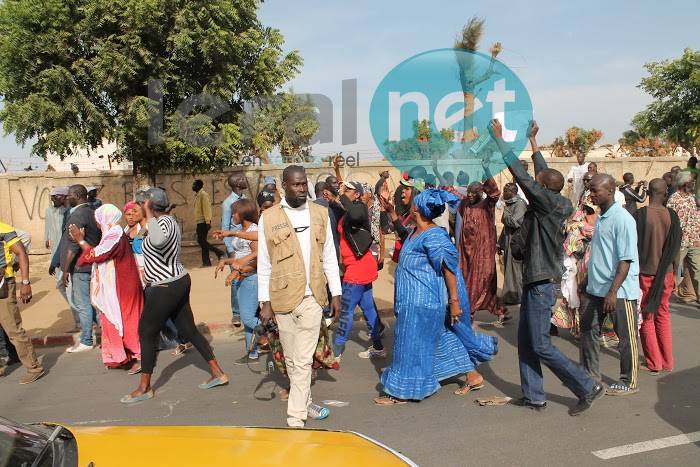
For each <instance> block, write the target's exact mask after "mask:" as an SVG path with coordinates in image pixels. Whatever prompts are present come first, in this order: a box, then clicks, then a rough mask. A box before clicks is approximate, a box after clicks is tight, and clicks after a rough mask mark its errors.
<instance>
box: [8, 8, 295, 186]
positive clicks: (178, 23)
mask: <svg viewBox="0 0 700 467" xmlns="http://www.w3.org/2000/svg"><path fill="white" fill-rule="evenodd" d="M258 4H259V1H257V0H235V1H232V0H44V1H42V2H37V1H35V0H5V1H4V2H3V3H2V4H1V5H0V95H2V98H3V100H4V104H5V106H4V108H3V109H2V111H0V122H2V124H3V125H4V128H5V132H6V133H14V135H15V138H16V140H17V142H18V143H21V144H24V143H26V142H27V141H29V140H30V139H33V138H36V140H37V142H36V143H35V144H34V145H33V147H32V153H33V154H35V155H38V156H41V157H44V158H45V157H46V155H47V154H48V153H55V154H58V155H60V156H61V157H70V156H71V155H72V154H74V153H75V152H76V151H77V150H78V149H82V148H87V149H95V148H97V147H98V146H99V145H100V144H101V143H102V142H103V141H112V142H116V143H117V151H116V152H115V154H113V155H112V157H113V158H115V159H127V160H130V161H132V162H133V164H134V171H135V173H139V172H141V173H144V174H147V175H148V176H149V177H150V178H151V179H154V178H155V175H156V174H157V173H158V172H159V171H163V170H167V169H175V170H185V171H194V172H200V171H208V170H213V169H216V168H220V167H225V166H230V165H232V164H235V163H236V162H237V161H238V160H239V157H240V156H241V155H242V154H243V153H245V152H246V148H245V147H244V145H243V144H242V141H241V131H240V115H241V112H242V111H243V106H244V102H246V101H248V100H250V99H253V98H255V97H259V96H266V95H271V94H273V93H274V92H275V90H277V89H279V88H280V87H281V86H282V85H283V84H284V83H285V82H287V81H288V80H289V79H291V78H292V77H293V76H294V75H295V74H296V73H297V72H298V70H299V67H300V65H301V58H300V56H299V54H298V53H297V52H296V51H293V52H290V53H287V54H285V53H284V52H283V51H282V45H283V43H284V39H283V37H282V35H281V34H280V32H279V31H278V30H276V29H272V28H269V27H265V26H264V25H263V24H261V22H260V21H259V19H258V17H257V7H258ZM153 82H158V83H160V85H159V87H160V91H161V93H162V99H157V98H156V97H157V96H156V95H155V94H154V93H153V92H152V93H151V95H150V96H149V83H153ZM152 89H155V88H152ZM187 99H190V100H189V101H188V100H187ZM183 103H185V104H188V105H184V106H183ZM159 121H163V122H164V124H163V125H162V126H163V128H162V132H159V131H157V129H158V126H159ZM154 133H155V134H154Z"/></svg>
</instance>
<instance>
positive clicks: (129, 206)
mask: <svg viewBox="0 0 700 467" xmlns="http://www.w3.org/2000/svg"><path fill="white" fill-rule="evenodd" d="M136 206H137V204H136V203H135V202H134V201H129V202H128V203H126V204H125V205H124V209H122V211H124V212H126V211H131V210H132V209H134V208H135V207H136Z"/></svg>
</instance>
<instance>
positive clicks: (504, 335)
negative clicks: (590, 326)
mask: <svg viewBox="0 0 700 467" xmlns="http://www.w3.org/2000/svg"><path fill="white" fill-rule="evenodd" d="M511 313H512V311H511ZM519 320H520V316H519V314H518V315H516V316H514V317H513V319H511V320H510V321H508V322H506V324H505V325H504V327H502V328H498V327H494V326H492V325H490V324H489V323H483V322H480V326H479V329H478V330H480V331H484V332H487V333H490V334H493V333H494V331H495V333H496V334H497V335H498V339H499V353H498V354H497V355H496V356H495V357H494V358H502V357H500V356H501V355H503V353H504V352H503V350H504V347H505V346H504V343H508V344H510V345H511V346H513V347H514V348H515V355H514V357H513V362H512V365H514V366H515V367H516V368H517V367H518V352H517V348H518V323H519ZM553 339H554V340H553V342H552V343H553V344H554V345H555V346H556V347H559V345H558V344H559V343H558V342H557V340H559V338H553ZM561 339H562V340H564V341H565V342H566V343H568V344H571V345H573V346H574V347H578V345H579V344H578V343H577V342H576V340H575V339H574V338H573V337H572V336H571V335H570V334H569V333H568V332H567V334H566V335H565V337H562V338H561ZM601 353H607V354H611V355H614V356H615V357H616V358H618V356H617V354H616V353H613V352H612V351H610V350H608V349H606V348H604V347H601ZM577 363H578V362H577ZM477 370H478V371H479V373H481V374H482V376H483V377H484V379H485V380H486V382H487V383H489V384H491V385H492V386H494V387H495V388H496V389H498V390H499V391H501V392H502V393H503V394H504V395H506V396H508V397H512V398H514V399H518V398H520V397H522V391H521V389H520V381H519V380H518V381H515V382H510V381H506V380H504V379H503V378H501V377H500V376H499V375H498V374H496V373H495V372H494V371H493V369H492V368H491V367H490V365H488V364H483V365H480V366H479V367H478V368H477ZM547 373H549V374H550V375H553V373H552V372H551V371H550V370H549V369H548V368H547V367H546V366H545V365H544V364H542V374H543V376H544V378H545V389H546V385H547V384H548V383H549V384H552V383H553V384H561V383H560V382H559V380H558V378H556V377H554V380H552V379H551V378H549V377H548V375H547ZM603 381H604V382H606V383H607V384H610V383H612V382H614V381H615V380H614V379H611V378H608V377H606V376H603ZM545 394H546V395H547V400H548V401H550V402H556V403H559V404H562V405H564V406H566V407H571V406H573V405H575V403H576V402H578V399H577V398H576V396H574V395H573V394H571V397H562V396H559V395H556V394H552V393H550V392H546V390H545Z"/></svg>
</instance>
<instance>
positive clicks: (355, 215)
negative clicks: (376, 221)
mask: <svg viewBox="0 0 700 467" xmlns="http://www.w3.org/2000/svg"><path fill="white" fill-rule="evenodd" d="M340 202H341V203H342V205H343V207H344V208H345V216H343V235H344V236H345V240H347V242H348V244H349V245H350V248H351V249H352V252H353V253H355V256H356V257H357V258H360V257H361V256H362V255H364V254H365V253H367V250H369V247H370V246H372V241H373V239H372V232H371V227H370V225H369V210H368V209H367V206H366V205H365V203H363V202H362V201H359V200H358V201H355V202H352V201H350V199H349V198H348V197H347V196H345V195H342V196H341V197H340Z"/></svg>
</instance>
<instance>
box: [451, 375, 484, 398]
mask: <svg viewBox="0 0 700 467" xmlns="http://www.w3.org/2000/svg"><path fill="white" fill-rule="evenodd" d="M484 386H485V385H484V380H483V379H482V380H481V381H480V382H478V383H475V384H465V385H464V386H462V387H461V388H459V389H457V390H456V391H455V392H454V394H455V395H456V396H466V395H467V394H469V393H470V392H472V391H478V390H479V389H483V387H484Z"/></svg>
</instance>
